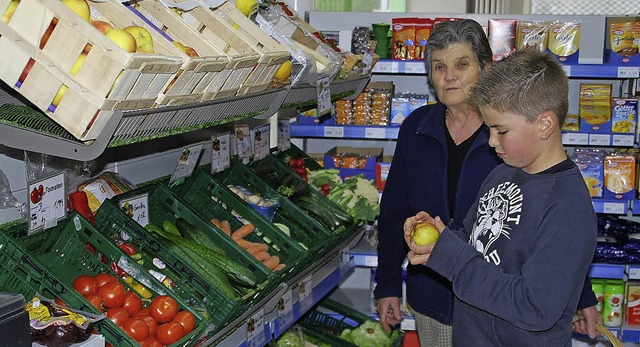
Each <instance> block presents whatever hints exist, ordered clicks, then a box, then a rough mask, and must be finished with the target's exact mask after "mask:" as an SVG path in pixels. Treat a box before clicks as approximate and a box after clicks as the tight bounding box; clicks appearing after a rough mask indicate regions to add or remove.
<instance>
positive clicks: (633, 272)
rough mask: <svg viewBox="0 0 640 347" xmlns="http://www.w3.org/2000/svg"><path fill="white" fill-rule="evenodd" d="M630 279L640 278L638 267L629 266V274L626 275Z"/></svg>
mask: <svg viewBox="0 0 640 347" xmlns="http://www.w3.org/2000/svg"><path fill="white" fill-rule="evenodd" d="M627 276H628V277H629V279H630V280H637V279H640V268H639V267H635V266H630V267H629V274H628V275H627Z"/></svg>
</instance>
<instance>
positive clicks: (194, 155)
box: [169, 143, 204, 182]
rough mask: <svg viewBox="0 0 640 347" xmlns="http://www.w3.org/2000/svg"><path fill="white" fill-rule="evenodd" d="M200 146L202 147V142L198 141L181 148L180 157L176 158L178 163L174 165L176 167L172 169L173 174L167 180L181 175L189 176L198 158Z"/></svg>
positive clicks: (171, 180) (172, 179) (173, 179)
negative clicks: (195, 143) (198, 142)
mask: <svg viewBox="0 0 640 347" xmlns="http://www.w3.org/2000/svg"><path fill="white" fill-rule="evenodd" d="M202 147H204V144H203V143H200V144H197V145H195V146H189V147H184V148H183V149H182V153H180V157H179V158H178V165H176V169H175V170H174V171H173V175H171V179H170V180H169V182H173V181H175V180H177V179H179V178H182V177H187V176H191V174H192V173H193V170H194V169H195V168H196V165H197V164H198V159H200V153H201V152H202Z"/></svg>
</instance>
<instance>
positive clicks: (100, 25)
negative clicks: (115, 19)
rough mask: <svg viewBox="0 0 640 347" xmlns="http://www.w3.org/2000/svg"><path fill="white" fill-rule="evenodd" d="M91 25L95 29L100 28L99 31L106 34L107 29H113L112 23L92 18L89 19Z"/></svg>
mask: <svg viewBox="0 0 640 347" xmlns="http://www.w3.org/2000/svg"><path fill="white" fill-rule="evenodd" d="M91 25H93V26H94V27H95V28H96V29H98V30H100V32H101V33H103V34H106V33H107V31H109V30H111V29H113V25H111V24H109V23H108V22H105V21H103V20H93V21H91Z"/></svg>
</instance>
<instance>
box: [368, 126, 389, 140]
mask: <svg viewBox="0 0 640 347" xmlns="http://www.w3.org/2000/svg"><path fill="white" fill-rule="evenodd" d="M386 135H387V134H386V131H385V128H378V127H376V128H365V129H364V138H365V139H384V138H386Z"/></svg>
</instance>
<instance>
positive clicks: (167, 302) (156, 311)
mask: <svg viewBox="0 0 640 347" xmlns="http://www.w3.org/2000/svg"><path fill="white" fill-rule="evenodd" d="M149 311H150V312H151V317H153V319H155V320H156V322H158V323H167V322H171V321H172V320H173V318H174V317H175V316H176V313H178V302H176V300H175V299H174V298H172V297H170V296H168V295H158V296H156V297H155V298H153V300H151V304H150V305H149ZM160 342H162V341H160Z"/></svg>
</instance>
